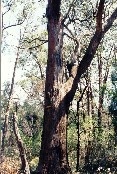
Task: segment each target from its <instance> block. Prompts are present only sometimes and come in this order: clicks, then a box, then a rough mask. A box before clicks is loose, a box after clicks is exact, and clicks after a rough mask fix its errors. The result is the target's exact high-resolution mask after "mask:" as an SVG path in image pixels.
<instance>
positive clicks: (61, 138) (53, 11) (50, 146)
mask: <svg viewBox="0 0 117 174" xmlns="http://www.w3.org/2000/svg"><path fill="white" fill-rule="evenodd" d="M104 4H105V0H100V2H99V5H98V10H97V15H96V31H95V33H94V35H93V37H92V38H91V41H90V43H89V46H88V48H87V49H86V52H85V55H84V56H83V58H82V60H81V61H80V64H79V66H78V67H77V66H76V65H74V66H73V67H72V69H71V74H70V77H69V79H68V80H67V81H66V82H65V83H63V82H62V73H63V72H62V70H63V59H62V46H63V27H64V22H65V19H66V17H62V15H61V13H60V7H61V0H55V1H50V0H48V6H47V9H46V16H47V19H48V27H47V28H48V60H47V69H46V82H45V105H44V123H43V133H42V144H41V151H40V160H39V164H38V168H37V173H38V174H54V173H56V174H62V173H64V174H68V173H71V170H70V167H69V163H68V156H67V115H68V110H69V106H70V103H71V101H72V100H73V97H74V95H75V92H76V89H77V85H78V82H79V80H80V77H81V75H82V74H83V73H85V72H86V70H87V68H88V67H89V66H90V63H91V61H92V59H93V57H94V55H95V53H96V50H97V48H98V46H99V44H100V41H101V39H102V38H103V37H104V35H105V33H106V32H107V31H108V30H109V29H110V27H111V26H112V24H113V22H114V20H115V19H116V18H117V8H116V9H115V11H114V12H113V13H112V15H111V16H110V18H108V20H107V24H106V25H105V26H103V25H102V17H103V12H104ZM68 13H69V12H68ZM66 16H67V15H66ZM74 53H76V52H74ZM73 56H76V54H73ZM73 58H74V57H73Z"/></svg>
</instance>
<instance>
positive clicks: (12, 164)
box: [0, 157, 20, 174]
mask: <svg viewBox="0 0 117 174" xmlns="http://www.w3.org/2000/svg"><path fill="white" fill-rule="evenodd" d="M19 167H20V163H19V160H18V159H14V158H10V157H7V158H5V160H4V162H2V163H1V164H0V174H18V169H19Z"/></svg>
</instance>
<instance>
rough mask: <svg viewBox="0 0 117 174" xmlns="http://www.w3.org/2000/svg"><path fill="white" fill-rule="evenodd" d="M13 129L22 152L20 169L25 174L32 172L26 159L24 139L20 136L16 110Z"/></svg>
mask: <svg viewBox="0 0 117 174" xmlns="http://www.w3.org/2000/svg"><path fill="white" fill-rule="evenodd" d="M13 131H14V134H15V137H16V142H17V146H18V149H19V153H20V159H21V169H20V171H21V173H23V174H30V169H29V164H28V161H27V159H26V151H25V148H24V145H23V141H22V138H21V136H20V133H19V128H18V125H17V114H16V112H15V113H13Z"/></svg>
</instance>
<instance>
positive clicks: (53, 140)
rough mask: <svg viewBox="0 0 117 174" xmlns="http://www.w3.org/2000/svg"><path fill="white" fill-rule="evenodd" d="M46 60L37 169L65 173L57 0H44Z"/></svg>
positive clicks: (44, 173)
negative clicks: (46, 29) (41, 131)
mask: <svg viewBox="0 0 117 174" xmlns="http://www.w3.org/2000/svg"><path fill="white" fill-rule="evenodd" d="M46 15H47V18H48V61H47V70H46V84H45V106H44V125H43V133H42V145H41V152H40V160H39V165H38V170H37V173H39V174H62V173H63V174H65V173H68V172H69V171H70V168H69V165H68V159H67V131H66V121H67V113H66V106H65V105H66V103H65V102H66V100H65V98H64V88H62V86H61V84H62V56H61V51H62V44H63V43H62V42H63V40H62V39H63V26H62V23H61V18H60V1H58V0H57V1H48V7H47V12H46Z"/></svg>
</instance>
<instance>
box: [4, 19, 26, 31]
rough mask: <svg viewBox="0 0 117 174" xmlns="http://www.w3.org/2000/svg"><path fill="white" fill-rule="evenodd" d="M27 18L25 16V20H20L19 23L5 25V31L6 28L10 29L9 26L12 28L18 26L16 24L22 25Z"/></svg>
mask: <svg viewBox="0 0 117 174" xmlns="http://www.w3.org/2000/svg"><path fill="white" fill-rule="evenodd" d="M25 19H26V18H24V20H23V21H21V22H18V23H17V24H12V25H9V26H6V27H3V31H4V30H6V29H8V28H11V27H16V26H18V25H22V24H23V23H24V21H25Z"/></svg>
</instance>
